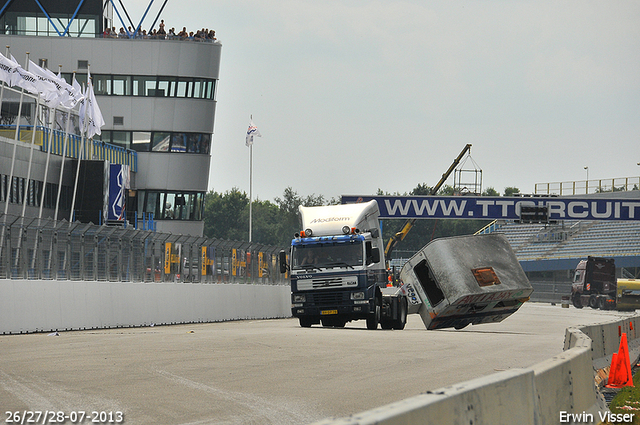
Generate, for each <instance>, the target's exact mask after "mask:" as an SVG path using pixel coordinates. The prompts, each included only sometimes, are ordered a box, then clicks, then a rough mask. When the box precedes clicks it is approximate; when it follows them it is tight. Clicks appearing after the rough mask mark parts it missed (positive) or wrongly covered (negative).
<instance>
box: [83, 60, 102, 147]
mask: <svg viewBox="0 0 640 425" xmlns="http://www.w3.org/2000/svg"><path fill="white" fill-rule="evenodd" d="M86 98H87V103H86V106H85V118H86V119H87V120H88V125H87V137H88V138H89V139H91V138H92V137H93V136H94V135H95V134H101V130H100V129H101V128H102V126H103V125H104V118H103V117H102V112H101V111H100V107H99V106H98V102H97V101H96V95H95V93H94V92H93V84H92V83H91V74H90V73H89V72H87V93H86Z"/></svg>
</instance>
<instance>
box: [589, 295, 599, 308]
mask: <svg viewBox="0 0 640 425" xmlns="http://www.w3.org/2000/svg"><path fill="white" fill-rule="evenodd" d="M589 307H591V308H594V309H597V308H598V297H597V296H596V295H595V294H591V296H590V297H589Z"/></svg>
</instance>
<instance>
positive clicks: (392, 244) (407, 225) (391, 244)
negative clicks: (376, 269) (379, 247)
mask: <svg viewBox="0 0 640 425" xmlns="http://www.w3.org/2000/svg"><path fill="white" fill-rule="evenodd" d="M469 151H471V144H470V143H468V144H467V145H466V146H465V147H464V148H463V149H462V151H461V152H460V154H459V155H458V157H457V158H456V159H454V160H453V163H452V164H451V166H450V167H449V169H448V170H447V171H446V172H445V173H444V174H443V175H442V178H441V179H440V181H439V182H438V183H437V184H436V185H435V186H434V187H432V188H431V192H430V193H429V195H435V194H436V193H438V191H439V190H440V188H441V187H442V185H443V184H444V183H445V182H446V181H447V179H448V178H449V176H450V175H451V173H452V172H453V170H455V168H456V167H457V166H458V164H459V163H460V161H461V160H462V158H463V157H464V156H465V155H466V154H467V152H469ZM415 223H416V219H415V218H410V219H409V220H407V221H406V222H405V224H404V226H402V229H401V230H400V231H399V232H398V233H396V234H395V235H393V236H392V237H391V239H389V242H387V246H386V248H385V250H384V258H385V259H387V261H388V260H389V255H390V254H391V251H393V249H394V248H395V247H396V245H397V244H398V242H400V241H401V240H403V239H404V238H405V237H406V236H407V233H409V231H410V230H411V228H412V227H413V225H414V224H415Z"/></svg>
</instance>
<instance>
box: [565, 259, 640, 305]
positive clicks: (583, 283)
mask: <svg viewBox="0 0 640 425" xmlns="http://www.w3.org/2000/svg"><path fill="white" fill-rule="evenodd" d="M571 301H572V303H573V305H574V307H576V308H582V307H585V306H589V307H591V308H599V309H602V310H614V309H615V310H635V309H636V308H640V280H636V279H616V266H615V260H614V259H613V258H602V257H591V256H590V257H587V259H586V260H580V262H579V263H578V265H577V266H576V270H575V273H574V275H573V283H572V285H571Z"/></svg>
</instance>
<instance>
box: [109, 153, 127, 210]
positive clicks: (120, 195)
mask: <svg viewBox="0 0 640 425" xmlns="http://www.w3.org/2000/svg"><path fill="white" fill-rule="evenodd" d="M128 187H129V167H128V166H126V165H120V164H110V166H109V207H108V212H107V220H110V221H112V220H116V221H124V219H125V205H126V200H125V193H126V192H125V190H126V189H128Z"/></svg>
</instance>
